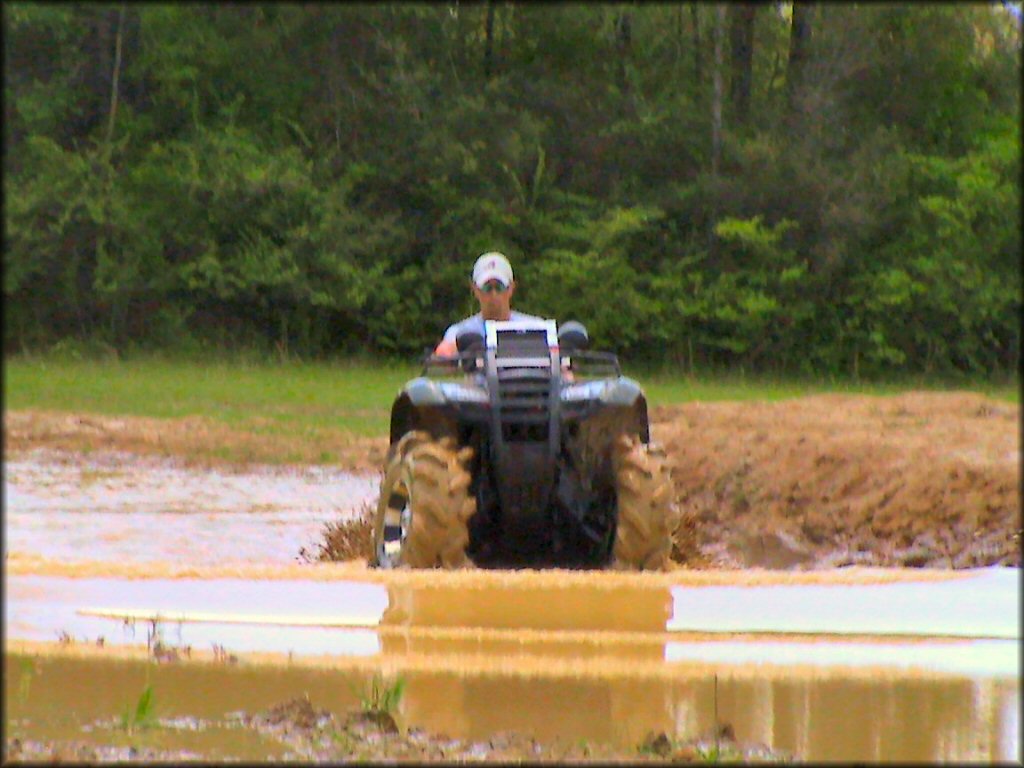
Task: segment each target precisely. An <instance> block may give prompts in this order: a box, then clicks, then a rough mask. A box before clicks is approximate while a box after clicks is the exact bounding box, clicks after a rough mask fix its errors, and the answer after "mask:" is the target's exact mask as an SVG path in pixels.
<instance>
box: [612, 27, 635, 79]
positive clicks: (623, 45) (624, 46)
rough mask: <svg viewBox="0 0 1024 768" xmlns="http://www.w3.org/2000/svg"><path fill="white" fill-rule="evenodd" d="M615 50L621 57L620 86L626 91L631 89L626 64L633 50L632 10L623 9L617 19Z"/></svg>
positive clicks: (619, 60) (619, 68)
mask: <svg viewBox="0 0 1024 768" xmlns="http://www.w3.org/2000/svg"><path fill="white" fill-rule="evenodd" d="M615 50H616V51H617V52H618V57H619V58H618V74H619V87H620V88H621V89H622V91H623V92H625V91H627V90H629V78H628V77H627V70H626V64H627V62H628V61H629V57H630V55H631V54H632V50H633V14H632V12H630V11H623V12H622V13H620V14H619V16H618V18H616V19H615Z"/></svg>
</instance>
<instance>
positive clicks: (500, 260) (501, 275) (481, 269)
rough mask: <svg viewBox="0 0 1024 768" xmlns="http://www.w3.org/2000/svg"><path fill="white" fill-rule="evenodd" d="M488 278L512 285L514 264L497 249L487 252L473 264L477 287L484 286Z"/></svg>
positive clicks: (474, 280)
mask: <svg viewBox="0 0 1024 768" xmlns="http://www.w3.org/2000/svg"><path fill="white" fill-rule="evenodd" d="M488 280H500V281H501V282H502V283H503V284H505V285H512V265H511V264H509V263H508V259H506V258H505V256H504V255H503V254H500V253H498V252H497V251H489V252H488V253H485V254H484V255H483V256H481V257H480V258H479V259H477V260H476V264H474V265H473V282H474V283H476V285H477V287H478V288H483V287H484V286H485V285H486V284H487V281H488Z"/></svg>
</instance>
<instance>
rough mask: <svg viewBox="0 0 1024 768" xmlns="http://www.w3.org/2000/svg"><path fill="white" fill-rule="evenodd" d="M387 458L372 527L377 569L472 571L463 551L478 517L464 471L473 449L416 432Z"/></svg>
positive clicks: (466, 474)
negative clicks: (461, 568)
mask: <svg viewBox="0 0 1024 768" xmlns="http://www.w3.org/2000/svg"><path fill="white" fill-rule="evenodd" d="M389 457H390V458H389V460H388V465H387V468H386V470H385V473H384V479H383V481H382V482H381V487H380V500H379V501H378V502H377V513H376V515H375V516H374V521H373V550H374V561H375V564H376V565H379V566H381V567H382V568H395V567H399V566H410V567H412V568H436V567H438V566H440V567H443V568H460V567H465V566H471V565H472V562H471V561H470V560H469V558H468V557H467V555H466V547H467V546H468V544H469V526H468V522H469V518H470V517H472V515H473V513H474V512H475V511H476V500H475V499H474V498H473V497H471V496H470V494H469V484H470V473H469V470H468V468H467V467H468V464H469V460H470V459H471V458H472V449H471V448H463V449H461V450H459V449H458V447H457V446H456V444H455V441H454V440H453V439H452V438H450V437H448V438H443V439H442V440H436V439H434V438H433V437H431V435H430V434H429V433H427V432H419V431H417V432H410V433H408V434H406V435H405V436H404V437H403V438H402V439H401V440H399V442H398V443H397V444H395V446H394V448H393V450H392V451H390V452H389Z"/></svg>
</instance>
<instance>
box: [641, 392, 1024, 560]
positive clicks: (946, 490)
mask: <svg viewBox="0 0 1024 768" xmlns="http://www.w3.org/2000/svg"><path fill="white" fill-rule="evenodd" d="M651 421H652V433H653V435H654V437H655V438H656V439H657V440H659V441H660V442H662V443H663V444H664V446H665V448H666V451H667V453H668V456H669V460H670V462H671V464H672V467H673V477H674V479H675V484H676V490H677V492H678V493H679V499H680V503H681V505H682V506H683V509H684V512H685V513H686V514H687V515H688V517H689V519H690V520H691V521H692V523H693V525H694V527H695V530H696V532H697V533H696V538H697V545H698V547H699V552H700V557H699V558H698V559H701V560H705V561H709V562H708V564H710V565H713V566H717V567H721V566H731V567H737V566H761V567H765V568H821V567H826V568H827V567H836V566H843V565H850V564H858V565H875V566H887V567H899V566H910V567H922V566H925V567H932V568H968V567H977V566H984V565H994V564H1003V565H1015V566H1019V565H1020V562H1021V557H1020V534H1021V505H1020V458H1021V455H1020V408H1019V406H1018V405H1013V404H1008V403H1001V402H997V401H993V400H990V399H988V398H985V397H982V396H981V395H976V394H972V393H919V392H918V393H908V394H903V395H898V396H893V397H877V396H847V395H819V396H814V397H806V398H801V399H798V400H789V401H783V402H774V403H763V402H744V403H690V404H687V405H682V406H676V407H670V408H669V407H662V408H655V409H653V412H652V418H651Z"/></svg>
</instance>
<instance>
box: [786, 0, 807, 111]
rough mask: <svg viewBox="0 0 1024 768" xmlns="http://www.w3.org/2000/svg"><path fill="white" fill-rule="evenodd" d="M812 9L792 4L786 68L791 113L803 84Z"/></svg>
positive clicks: (788, 107) (787, 106) (787, 94)
mask: <svg viewBox="0 0 1024 768" xmlns="http://www.w3.org/2000/svg"><path fill="white" fill-rule="evenodd" d="M812 12H813V8H812V7H811V6H810V5H809V4H808V3H805V2H794V3H793V24H792V26H791V27H790V31H789V63H788V64H787V66H786V108H787V109H788V111H789V112H791V113H792V112H793V111H794V110H795V109H796V106H797V98H798V95H799V92H800V86H801V85H802V83H803V73H804V67H805V65H806V63H807V53H808V48H809V46H810V43H811V14H812Z"/></svg>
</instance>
